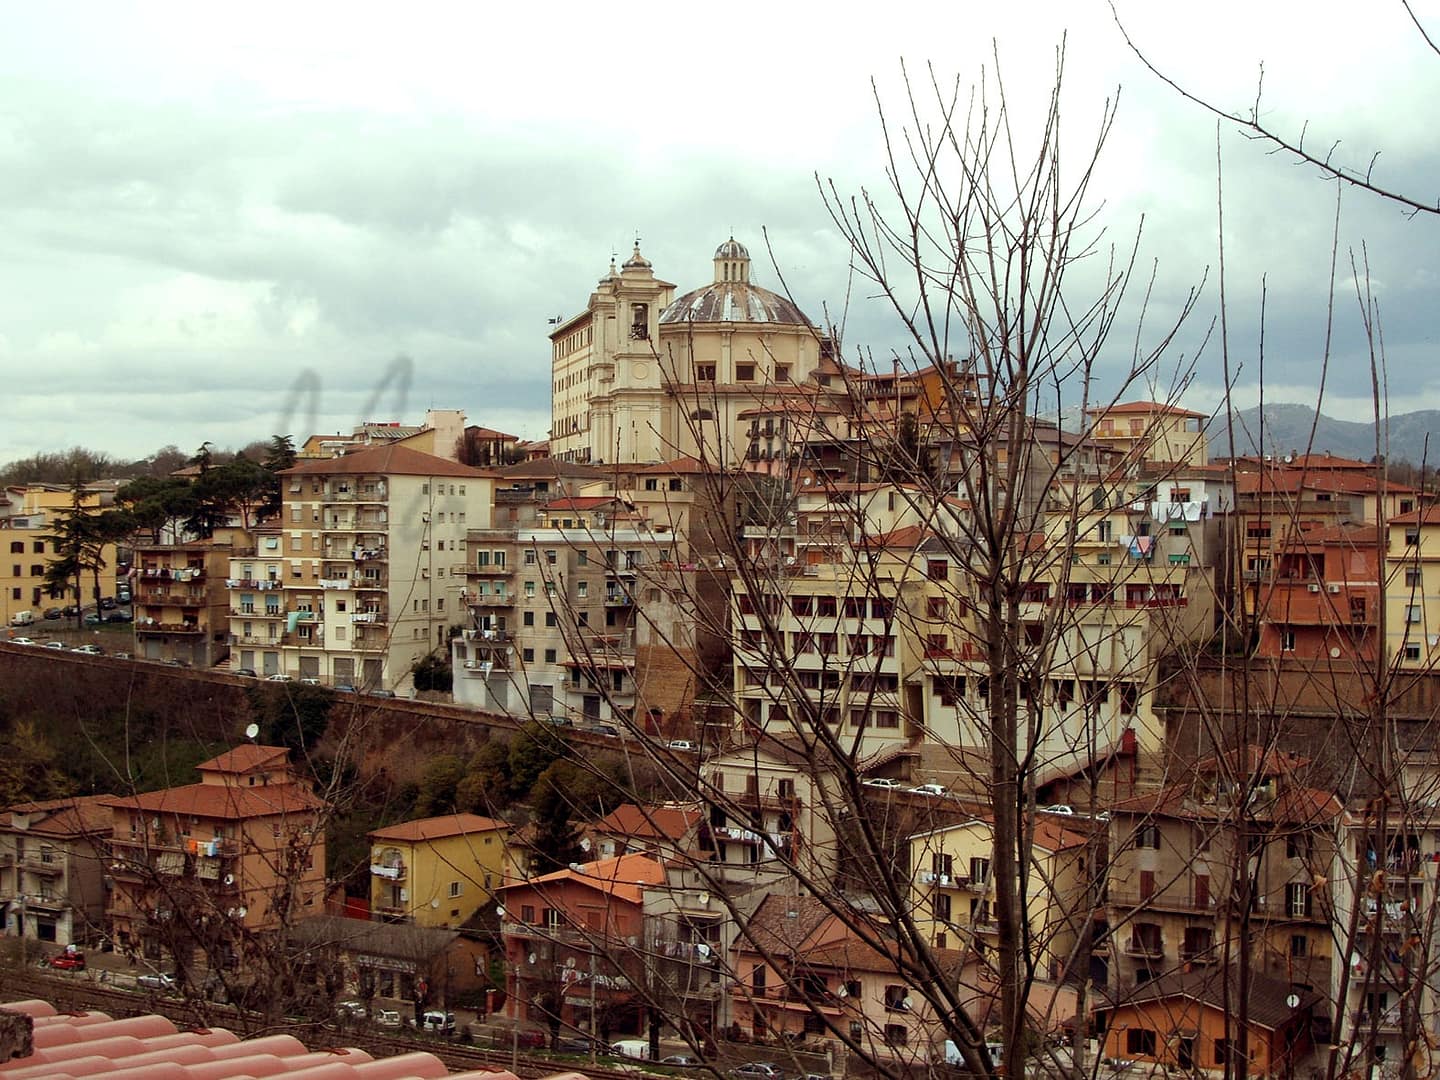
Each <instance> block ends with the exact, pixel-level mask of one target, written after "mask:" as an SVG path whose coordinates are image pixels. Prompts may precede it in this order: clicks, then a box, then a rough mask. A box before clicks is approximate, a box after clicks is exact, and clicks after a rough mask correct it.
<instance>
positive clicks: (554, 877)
mask: <svg viewBox="0 0 1440 1080" xmlns="http://www.w3.org/2000/svg"><path fill="white" fill-rule="evenodd" d="M572 881H573V882H575V883H577V884H580V885H586V886H589V887H590V888H592V889H598V890H599V891H600V892H603V893H606V894H608V895H609V896H612V897H614V898H615V899H617V900H626V901H629V902H630V903H632V904H639V903H640V902H641V901H642V900H643V899H644V893H645V888H646V886H650V885H661V884H663V883H664V881H665V867H664V866H662V865H661V864H660V862H659V860H657V859H654V858H652V857H651V856H649V855H644V854H638V853H637V854H634V855H620V856H618V857H617V858H614V859H599V860H597V861H596V862H589V863H585V864H584V865H583V866H581V867H580V869H578V870H571V869H568V868H567V869H565V870H556V871H554V872H553V873H550V874H542V875H541V876H540V877H536V878H531V879H530V880H529V881H522V882H517V883H515V884H513V885H504V886H502V887H501V889H500V891H502V892H507V891H509V890H511V889H530V888H536V887H540V888H542V889H543V887H544V886H546V885H551V884H558V883H561V882H572Z"/></svg>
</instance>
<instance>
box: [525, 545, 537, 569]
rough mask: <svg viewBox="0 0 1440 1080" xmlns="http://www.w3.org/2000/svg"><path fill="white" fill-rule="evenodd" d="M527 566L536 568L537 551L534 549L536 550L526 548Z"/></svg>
mask: <svg viewBox="0 0 1440 1080" xmlns="http://www.w3.org/2000/svg"><path fill="white" fill-rule="evenodd" d="M525 565H526V566H534V565H535V549H534V548H526V549H525Z"/></svg>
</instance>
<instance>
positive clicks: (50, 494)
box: [0, 484, 115, 626]
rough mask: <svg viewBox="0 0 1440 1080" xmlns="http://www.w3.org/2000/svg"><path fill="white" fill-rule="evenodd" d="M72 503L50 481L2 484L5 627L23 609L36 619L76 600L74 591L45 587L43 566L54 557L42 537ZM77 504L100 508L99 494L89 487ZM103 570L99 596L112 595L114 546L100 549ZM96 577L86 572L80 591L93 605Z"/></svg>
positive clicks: (0, 603)
mask: <svg viewBox="0 0 1440 1080" xmlns="http://www.w3.org/2000/svg"><path fill="white" fill-rule="evenodd" d="M73 504H74V496H73V495H72V494H71V491H70V489H69V488H67V487H61V486H58V485H54V484H28V485H22V486H18V487H10V488H6V489H5V490H4V492H3V493H0V553H4V554H5V555H8V556H9V558H6V559H4V560H3V561H0V616H3V620H4V622H3V625H6V626H8V625H9V624H10V622H11V620H12V619H13V618H14V617H16V616H17V615H18V614H19V613H20V612H22V611H30V612H33V613H34V617H35V618H36V619H39V618H40V616H41V614H42V613H43V611H44V610H45V609H46V608H48V607H60V606H63V605H64V604H66V603H71V602H74V600H75V595H74V593H75V589H74V585H73V584H72V585H71V587H70V588H69V589H68V590H65V591H64V592H63V593H62V592H57V591H52V590H50V589H48V588H46V586H45V570H46V567H47V566H48V565H49V563H50V562H51V560H53V559H54V558H55V544H54V543H53V542H52V541H50V540H46V539H45V537H46V536H47V535H48V534H50V533H52V532H54V531H55V529H56V527H57V526H58V525H59V523H60V520H61V514H62V513H63V512H64V511H67V510H69V509H70V508H71V506H72V505H73ZM80 506H81V508H82V509H84V510H85V511H87V512H91V513H98V512H99V511H100V509H101V498H100V492H98V491H87V492H86V493H85V494H84V495H82V496H81V500H80ZM101 559H102V560H103V561H104V568H103V569H102V570H101V571H100V595H101V596H114V595H115V545H114V544H106V545H105V547H104V548H103V549H102V550H101ZM94 586H95V582H94V577H93V575H91V574H88V573H87V574H86V575H85V579H84V581H83V582H82V584H81V593H82V595H83V596H85V598H86V599H87V600H90V601H91V602H92V603H93V599H92V598H91V597H90V593H91V591H92V590H93V588H94Z"/></svg>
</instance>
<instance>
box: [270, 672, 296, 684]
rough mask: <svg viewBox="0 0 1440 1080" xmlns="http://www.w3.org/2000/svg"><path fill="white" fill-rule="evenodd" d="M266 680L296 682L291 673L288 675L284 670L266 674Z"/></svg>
mask: <svg viewBox="0 0 1440 1080" xmlns="http://www.w3.org/2000/svg"><path fill="white" fill-rule="evenodd" d="M265 681H266V682H294V681H295V680H294V679H292V678H291V677H290V676H289V675H286V674H285V673H284V672H277V673H276V674H274V675H266V676H265Z"/></svg>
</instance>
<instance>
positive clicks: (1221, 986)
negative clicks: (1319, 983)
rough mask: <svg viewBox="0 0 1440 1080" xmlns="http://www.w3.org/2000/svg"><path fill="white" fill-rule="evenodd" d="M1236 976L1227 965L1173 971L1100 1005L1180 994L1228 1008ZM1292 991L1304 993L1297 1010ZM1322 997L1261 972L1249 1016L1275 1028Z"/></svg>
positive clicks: (1122, 1005)
mask: <svg viewBox="0 0 1440 1080" xmlns="http://www.w3.org/2000/svg"><path fill="white" fill-rule="evenodd" d="M1236 975H1237V972H1236V970H1235V969H1234V968H1233V967H1231V968H1226V969H1225V970H1224V971H1223V972H1222V971H1220V970H1218V969H1203V970H1200V969H1197V970H1195V971H1172V972H1170V973H1169V974H1166V975H1161V976H1160V977H1159V978H1157V979H1152V980H1151V981H1150V982H1147V983H1144V984H1143V985H1141V986H1137V987H1135V988H1133V989H1128V990H1126V991H1124V998H1123V999H1122V1000H1120V1001H1119V1002H1106V1001H1105V999H1104V998H1103V997H1102V998H1100V999H1098V1000H1097V1002H1096V1007H1097V1008H1111V1009H1113V1008H1121V1009H1123V1008H1128V1007H1137V1008H1138V1007H1139V1006H1140V1005H1142V1004H1143V1003H1145V1002H1150V1001H1165V1000H1166V999H1168V998H1177V997H1178V998H1187V999H1189V1000H1191V1001H1198V1002H1200V1003H1201V1004H1203V1005H1205V1006H1207V1007H1209V1008H1212V1009H1224V1008H1226V1007H1227V1006H1226V999H1227V996H1228V998H1229V1004H1230V1007H1231V1008H1233V1007H1234V999H1235V997H1236V995H1237V993H1238V992H1239V988H1238V984H1237V981H1236ZM1226 984H1228V991H1229V992H1228V995H1227V993H1226V990H1227V985H1226ZM1292 993H1294V994H1298V995H1299V996H1300V1004H1299V1005H1297V1006H1296V1007H1295V1008H1294V1009H1291V1008H1290V1007H1289V1006H1288V1005H1286V1004H1285V999H1286V998H1287V997H1289V996H1290V994H1292ZM1322 1000H1323V998H1322V996H1321V995H1320V994H1317V993H1315V992H1314V991H1312V990H1297V989H1295V988H1294V987H1293V986H1292V985H1291V984H1290V983H1288V982H1281V981H1280V980H1279V979H1272V978H1270V976H1268V975H1262V974H1261V973H1260V972H1258V971H1257V972H1253V973H1252V974H1251V976H1250V1010H1249V1016H1250V1023H1251V1024H1254V1025H1256V1026H1257V1027H1262V1028H1266V1029H1268V1030H1270V1031H1274V1030H1276V1029H1277V1028H1280V1027H1283V1026H1284V1025H1285V1024H1286V1023H1287V1022H1289V1021H1291V1020H1301V1019H1302V1018H1303V1017H1305V1016H1306V1015H1307V1014H1308V1013H1309V1012H1310V1010H1311V1009H1312V1008H1314V1006H1315V1005H1316V1004H1318V1003H1319V1002H1320V1001H1322ZM1168 1034H1169V1032H1164V1033H1162V1037H1163V1035H1168Z"/></svg>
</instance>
